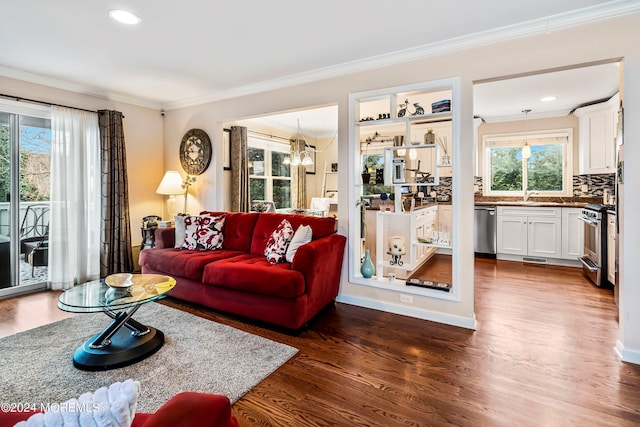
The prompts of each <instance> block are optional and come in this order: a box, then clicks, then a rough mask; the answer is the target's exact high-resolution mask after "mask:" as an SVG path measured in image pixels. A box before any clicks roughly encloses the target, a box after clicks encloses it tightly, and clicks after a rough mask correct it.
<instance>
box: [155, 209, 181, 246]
mask: <svg viewBox="0 0 640 427" xmlns="http://www.w3.org/2000/svg"><path fill="white" fill-rule="evenodd" d="M184 218H185V216H184V215H176V216H174V217H173V223H174V224H175V225H174V227H175V230H176V235H175V243H174V247H176V248H181V247H182V245H184V232H185V225H184ZM156 239H157V237H156ZM167 247H168V246H167Z"/></svg>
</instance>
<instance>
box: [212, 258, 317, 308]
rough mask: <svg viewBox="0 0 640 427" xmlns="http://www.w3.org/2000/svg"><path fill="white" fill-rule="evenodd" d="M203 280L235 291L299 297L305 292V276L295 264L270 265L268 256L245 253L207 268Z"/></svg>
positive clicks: (281, 296)
mask: <svg viewBox="0 0 640 427" xmlns="http://www.w3.org/2000/svg"><path fill="white" fill-rule="evenodd" d="M202 282H203V283H205V284H208V285H214V286H219V287H224V288H232V289H234V290H239V291H246V292H252V293H256V294H262V295H269V296H273V297H279V298H297V297H299V296H300V295H302V294H303V293H304V291H305V284H304V277H303V276H302V273H300V272H299V271H295V270H291V264H289V263H281V264H269V262H268V261H267V260H266V259H265V257H264V256H263V255H262V254H260V255H251V254H245V255H241V256H237V257H234V258H230V259H227V260H224V261H222V260H221V261H218V262H215V263H212V264H209V265H207V266H206V267H205V268H204V274H203V276H202Z"/></svg>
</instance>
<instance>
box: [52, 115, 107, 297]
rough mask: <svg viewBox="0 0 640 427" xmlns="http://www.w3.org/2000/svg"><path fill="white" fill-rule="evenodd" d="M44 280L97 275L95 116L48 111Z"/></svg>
mask: <svg viewBox="0 0 640 427" xmlns="http://www.w3.org/2000/svg"><path fill="white" fill-rule="evenodd" d="M51 134H52V138H51V145H52V147H51V211H50V227H49V228H50V231H49V281H50V282H51V287H52V289H68V288H70V287H72V286H73V285H74V284H79V283H84V282H86V281H88V280H94V279H97V278H98V277H99V275H100V135H99V128H98V115H97V113H91V112H86V111H80V110H75V109H71V108H64V107H55V106H54V107H52V111H51Z"/></svg>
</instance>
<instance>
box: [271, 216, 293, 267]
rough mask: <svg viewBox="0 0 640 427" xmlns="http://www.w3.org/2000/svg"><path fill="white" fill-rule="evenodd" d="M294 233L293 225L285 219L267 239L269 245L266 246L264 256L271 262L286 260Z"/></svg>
mask: <svg viewBox="0 0 640 427" xmlns="http://www.w3.org/2000/svg"><path fill="white" fill-rule="evenodd" d="M293 233H294V231H293V227H291V224H290V223H289V221H287V220H286V219H283V220H282V222H280V224H278V227H277V228H276V229H275V230H273V233H271V237H269V240H267V246H266V247H265V248H264V256H265V257H266V258H267V261H269V263H270V264H277V263H279V262H285V259H284V256H285V254H286V253H287V248H288V247H289V243H290V242H291V239H292V238H293Z"/></svg>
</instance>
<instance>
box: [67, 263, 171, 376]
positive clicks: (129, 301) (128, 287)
mask: <svg viewBox="0 0 640 427" xmlns="http://www.w3.org/2000/svg"><path fill="white" fill-rule="evenodd" d="M175 285H176V281H175V279H174V278H172V277H169V276H163V275H160V274H124V273H122V274H114V275H111V276H107V278H106V279H104V280H94V281H92V282H87V283H84V284H82V285H78V286H75V287H73V288H71V289H69V290H67V291H65V292H63V293H62V294H61V295H60V298H59V300H58V308H59V309H60V310H63V311H68V312H71V313H97V312H103V313H105V314H106V315H107V316H109V317H110V318H111V319H113V321H112V322H111V324H110V325H109V326H107V327H106V328H105V329H104V330H103V331H102V332H101V333H99V334H97V335H95V336H93V337H91V338H90V339H89V340H88V341H87V342H85V343H84V344H83V345H82V346H80V347H78V349H77V350H76V351H75V353H74V354H73V365H74V366H75V367H76V368H78V369H81V370H85V371H104V370H108V369H115V368H121V367H123V366H128V365H131V364H133V363H136V362H139V361H140V360H142V359H144V358H146V357H148V356H150V355H152V354H153V353H155V352H156V351H158V350H159V349H160V348H161V347H162V345H163V344H164V334H163V333H162V331H159V330H157V329H155V328H152V327H151V326H145V325H143V324H141V323H139V322H136V321H135V320H134V319H133V318H132V317H131V316H133V314H134V313H135V312H136V311H137V310H138V309H139V308H140V306H142V305H143V304H146V303H148V302H152V301H156V300H159V299H161V298H164V297H165V295H166V294H167V292H169V291H170V290H171V289H173V287H174V286H175ZM123 327H124V328H123Z"/></svg>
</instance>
